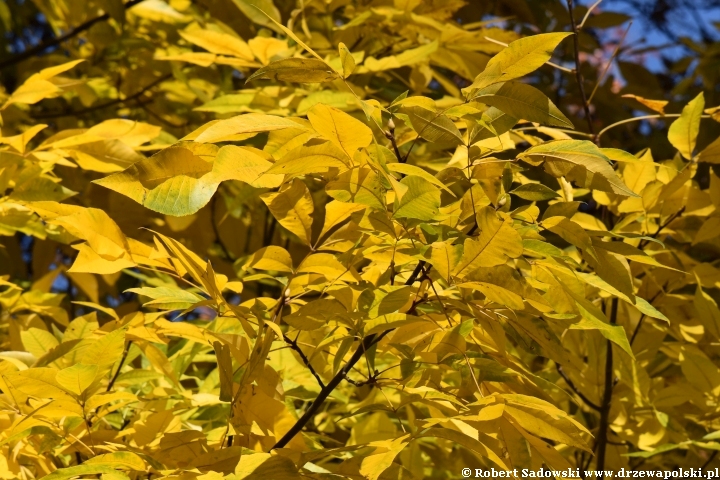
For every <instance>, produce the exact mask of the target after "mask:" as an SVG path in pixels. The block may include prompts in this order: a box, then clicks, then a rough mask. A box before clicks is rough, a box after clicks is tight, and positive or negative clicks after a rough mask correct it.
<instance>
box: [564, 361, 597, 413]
mask: <svg viewBox="0 0 720 480" xmlns="http://www.w3.org/2000/svg"><path fill="white" fill-rule="evenodd" d="M555 368H557V371H558V373H559V374H560V376H561V377H562V378H563V380H565V383H567V385H568V387H570V390H572V391H573V392H575V394H576V395H577V396H578V397H580V398H581V399H582V401H583V402H585V404H586V405H587V406H588V407H590V408H592V409H593V410H597V411H598V412H599V411H600V410H601V409H600V406H599V405H598V404H597V403H595V402H593V401H592V400H590V399H589V398H587V397H586V396H585V395H584V394H583V393H582V392H580V390H578V389H577V387H576V386H575V384H574V383H573V382H572V380H570V377H568V376H567V374H565V372H564V371H563V368H562V366H561V365H560V364H559V363H556V364H555Z"/></svg>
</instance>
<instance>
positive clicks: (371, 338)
mask: <svg viewBox="0 0 720 480" xmlns="http://www.w3.org/2000/svg"><path fill="white" fill-rule="evenodd" d="M424 267H425V262H424V261H420V263H418V265H417V267H415V270H413V273H412V274H411V275H410V278H408V279H407V281H406V282H405V285H412V284H413V283H415V281H416V280H417V279H418V276H419V275H420V274H421V273H422V272H423V271H424V270H423V268H424ZM391 331H392V330H385V331H384V332H382V333H380V334H372V335H368V336H367V337H365V338H363V339H362V341H361V342H360V345H358V348H357V349H356V350H355V352H354V353H353V354H352V357H350V359H349V360H348V361H347V363H346V364H345V365H344V366H343V367H342V368H341V369H340V370H339V371H338V372H337V373H336V374H335V376H334V377H333V378H332V380H330V382H329V383H328V384H327V385H326V386H325V387H324V388H323V389H322V390H320V393H319V394H318V396H317V397H316V398H315V400H313V402H312V403H311V404H310V407H308V409H307V410H306V411H305V413H304V414H303V415H302V417H300V418H299V419H298V421H297V422H295V424H294V425H293V426H292V428H290V430H288V431H287V433H286V434H285V435H283V437H282V438H281V439H280V440H278V441H277V443H276V444H275V445H274V446H273V447H272V448H273V449H276V448H283V447H284V446H285V445H287V444H288V443H289V442H290V440H292V439H293V438H294V437H295V435H297V434H298V433H300V432H301V431H302V429H303V428H304V427H305V425H307V423H308V422H309V421H310V420H312V418H313V417H314V416H315V414H316V413H317V412H318V410H319V409H320V407H321V406H322V404H323V403H324V402H325V399H327V397H328V396H329V395H330V394H331V393H332V392H333V390H335V388H337V386H338V385H340V382H342V381H343V380H345V379H346V378H347V374H348V373H350V370H352V368H353V367H354V366H355V364H356V363H357V362H358V360H360V359H361V358H362V356H363V355H364V354H365V352H367V351H368V350H369V349H370V348H371V347H372V346H373V345H375V344H377V343H379V342H380V341H381V340H382V339H383V338H385V336H386V335H387V334H388V333H390V332H391Z"/></svg>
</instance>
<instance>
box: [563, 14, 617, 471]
mask: <svg viewBox="0 0 720 480" xmlns="http://www.w3.org/2000/svg"><path fill="white" fill-rule="evenodd" d="M570 1H571V0H570ZM617 311H618V299H617V297H615V298H613V299H612V300H611V302H610V319H609V320H610V324H611V325H615V324H616V323H617ZM606 345H607V352H606V353H605V382H604V383H605V389H604V391H603V398H602V404H601V405H600V408H601V410H600V421H599V423H598V434H597V443H596V447H597V466H596V467H595V468H596V470H598V471H599V472H600V475H602V476H601V477H600V478H601V479H602V478H604V474H605V472H604V469H605V452H606V450H607V443H608V427H609V419H610V407H611V404H612V391H613V385H614V382H613V351H612V342H611V341H610V340H608V341H607V342H606Z"/></svg>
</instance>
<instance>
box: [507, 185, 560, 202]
mask: <svg viewBox="0 0 720 480" xmlns="http://www.w3.org/2000/svg"><path fill="white" fill-rule="evenodd" d="M510 193H512V194H513V195H517V196H518V197H520V198H522V199H524V200H531V201H533V202H541V201H543V200H550V199H552V198H558V197H559V196H560V194H559V193H557V192H556V191H555V190H552V189H551V188H548V187H546V186H545V185H543V184H541V183H527V184H525V185H521V186H519V187H517V188H516V189H515V190H511V191H510Z"/></svg>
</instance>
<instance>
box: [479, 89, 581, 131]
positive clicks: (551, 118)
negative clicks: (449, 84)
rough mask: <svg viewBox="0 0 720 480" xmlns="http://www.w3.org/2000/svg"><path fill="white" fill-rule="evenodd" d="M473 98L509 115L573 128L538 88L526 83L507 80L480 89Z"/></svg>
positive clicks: (554, 125)
mask: <svg viewBox="0 0 720 480" xmlns="http://www.w3.org/2000/svg"><path fill="white" fill-rule="evenodd" d="M472 99H473V100H476V101H478V102H481V103H484V104H487V105H490V106H493V107H495V108H497V109H499V110H502V111H503V112H505V113H507V114H508V115H510V116H512V117H515V118H521V119H525V120H528V121H530V122H538V123H542V124H545V125H550V126H553V127H566V128H573V124H572V122H571V121H570V120H568V118H567V117H566V116H565V115H563V113H562V112H561V111H560V110H559V109H558V108H557V107H556V106H555V104H554V103H552V102H551V101H550V99H549V98H548V97H546V96H545V94H543V93H542V92H541V91H540V90H538V89H537V88H535V87H533V86H530V85H527V84H525V83H517V82H505V83H498V84H494V85H491V86H489V87H485V88H483V89H480V90H478V91H477V92H475V94H474V95H473V97H472Z"/></svg>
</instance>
